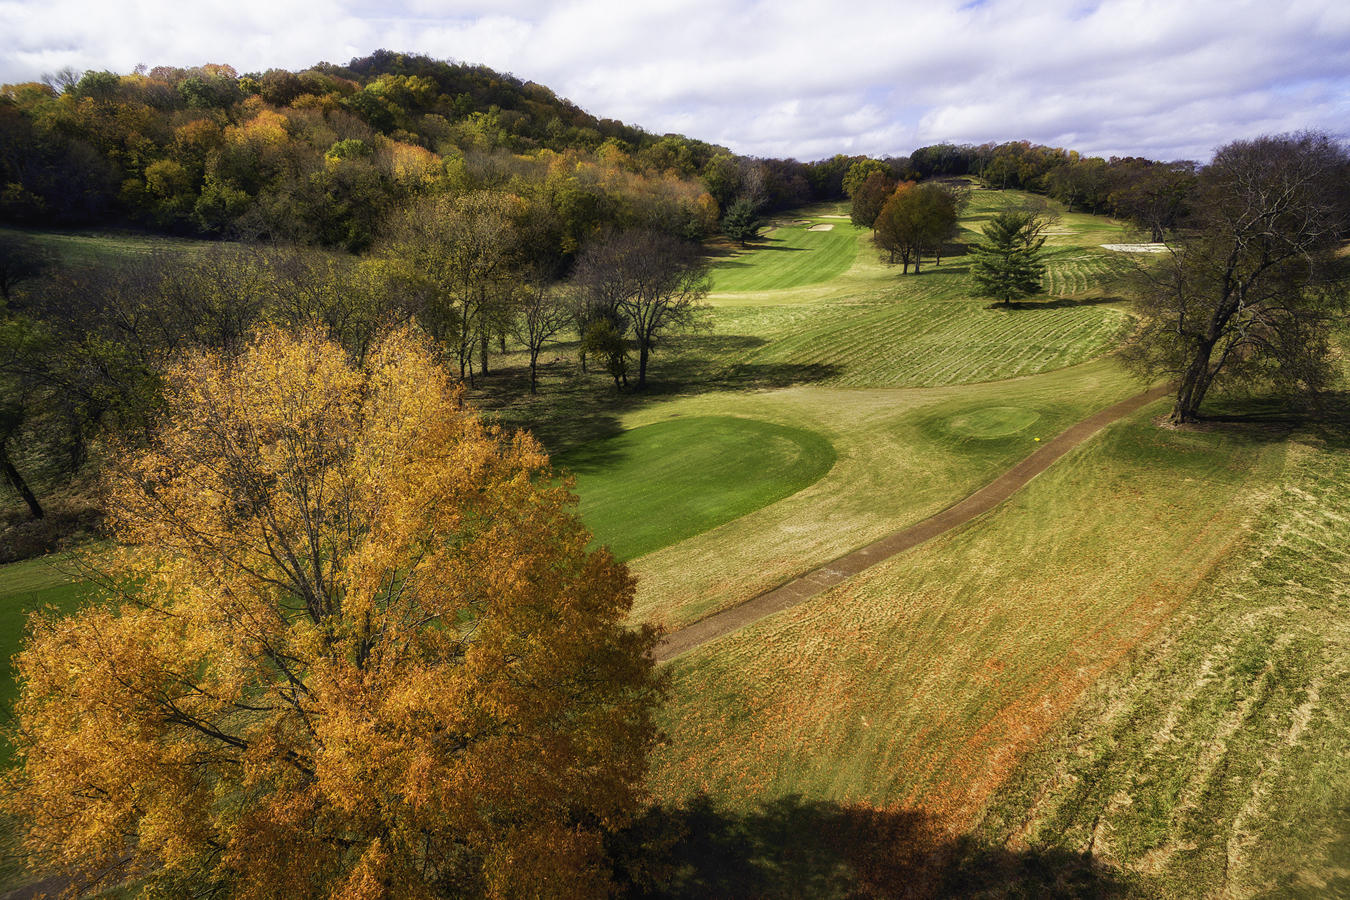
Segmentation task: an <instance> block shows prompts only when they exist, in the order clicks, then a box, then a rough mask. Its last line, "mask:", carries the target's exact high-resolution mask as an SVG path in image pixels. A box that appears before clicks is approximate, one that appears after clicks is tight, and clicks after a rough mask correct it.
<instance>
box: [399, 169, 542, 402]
mask: <svg viewBox="0 0 1350 900" xmlns="http://www.w3.org/2000/svg"><path fill="white" fill-rule="evenodd" d="M520 214H521V208H520V204H519V203H518V202H517V200H516V198H513V197H509V196H507V195H504V194H499V193H494V192H490V191H476V192H473V193H469V194H463V195H460V196H456V197H441V196H437V197H427V198H424V199H423V200H421V201H419V202H418V203H416V204H413V205H412V206H410V207H408V208H407V209H405V210H403V211H401V212H400V213H399V214H398V215H396V216H395V217H394V218H393V220H392V221H391V222H390V223H389V227H388V233H389V237H388V239H387V240H386V242H385V244H384V248H383V249H384V253H385V256H386V257H387V258H389V259H391V260H394V261H396V262H397V263H399V264H401V265H402V266H403V267H405V269H406V272H405V273H404V275H405V277H404V281H405V282H406V285H407V287H406V289H407V290H409V291H410V292H415V293H417V294H418V295H420V297H421V302H420V306H421V320H422V326H423V327H424V328H425V329H426V330H427V332H428V333H429V334H431V335H432V337H434V338H436V339H437V340H439V341H441V342H443V343H444V344H446V345H448V346H449V347H450V348H451V349H452V350H453V351H454V353H455V355H456V357H457V358H458V361H459V376H460V378H461V379H463V378H468V379H469V381H470V382H472V380H473V351H474V347H475V344H476V345H477V346H478V349H479V353H480V367H481V368H486V361H487V360H486V356H487V346H488V335H489V331H490V329H491V326H492V324H493V323H494V322H495V321H497V319H498V316H497V315H496V313H497V310H496V308H495V304H496V302H497V301H498V300H500V299H501V298H502V297H503V296H504V292H503V291H501V290H500V287H501V285H500V281H501V280H502V279H504V278H507V277H509V275H510V269H511V267H512V266H513V265H514V263H515V262H516V251H517V249H518V237H519V229H518V228H517V227H516V226H517V224H518V219H519V217H520Z"/></svg>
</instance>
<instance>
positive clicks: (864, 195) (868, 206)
mask: <svg viewBox="0 0 1350 900" xmlns="http://www.w3.org/2000/svg"><path fill="white" fill-rule="evenodd" d="M895 189H896V184H895V179H894V178H891V176H890V175H889V174H888V173H886V172H882V171H870V172H869V173H868V175H867V177H866V178H865V179H863V181H862V183H861V184H859V185H858V186H857V188H855V189H854V191H853V193H852V194H851V195H850V196H851V202H850V204H849V210H848V216H849V221H850V222H852V223H853V224H854V225H856V226H858V227H859V228H872V229H874V230H875V228H876V223H877V218H878V217H879V216H880V215H881V211H882V209H883V208H884V207H885V206H886V201H887V200H889V199H890V196H891V194H892V193H893V192H894V191H895Z"/></svg>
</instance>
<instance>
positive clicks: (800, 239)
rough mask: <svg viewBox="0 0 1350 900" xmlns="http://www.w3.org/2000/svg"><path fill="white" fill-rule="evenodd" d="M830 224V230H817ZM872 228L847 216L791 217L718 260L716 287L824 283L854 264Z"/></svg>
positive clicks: (752, 288) (758, 288) (779, 287)
mask: <svg viewBox="0 0 1350 900" xmlns="http://www.w3.org/2000/svg"><path fill="white" fill-rule="evenodd" d="M821 224H829V225H832V226H833V227H832V228H831V229H829V230H828V231H813V230H811V229H812V228H813V227H814V226H819V225H821ZM870 233H871V232H869V231H868V230H867V229H866V228H855V227H854V226H853V225H850V224H849V223H848V222H847V221H843V222H839V221H833V220H831V221H829V222H825V221H824V220H822V219H819V218H810V219H801V220H791V221H788V222H784V223H782V224H780V225H777V226H776V227H773V228H770V229H768V230H767V231H765V232H764V234H763V235H761V237H760V239H759V240H757V241H754V242H752V243H751V244H750V245H749V246H748V247H746V248H743V249H738V251H737V252H736V253H735V255H734V256H732V257H730V258H727V259H722V260H718V261H716V262H715V263H714V265H713V270H712V274H713V287H712V289H713V292H714V293H732V292H739V291H777V290H784V289H786V288H794V287H801V286H803V285H809V284H819V283H821V282H824V281H829V280H830V279H832V278H835V277H836V276H838V275H841V274H843V273H844V272H845V271H847V270H848V268H849V266H851V265H852V264H853V259H854V257H855V256H856V255H857V253H858V244H859V241H860V240H861V239H864V238H865V237H866V236H867V235H869V234H870Z"/></svg>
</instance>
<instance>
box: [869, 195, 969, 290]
mask: <svg viewBox="0 0 1350 900" xmlns="http://www.w3.org/2000/svg"><path fill="white" fill-rule="evenodd" d="M956 206H957V200H956V197H955V195H953V194H952V193H951V192H950V191H948V190H946V189H945V188H944V187H942V185H940V184H937V183H936V182H927V183H925V184H915V183H914V182H912V181H906V182H903V183H902V184H900V185H899V186H898V187H897V188H896V189H895V191H894V192H892V194H891V195H890V196H889V197H887V198H886V202H885V204H883V205H882V207H881V212H880V213H879V214H878V215H877V218H876V223H875V228H874V233H873V236H872V237H873V240H874V242H875V243H876V245H877V246H878V247H879V248H881V249H882V250H885V251H886V252H887V253H888V254H889V255H890V261H891V262H892V263H894V262H896V261H897V260H898V261H899V262H900V264H901V266H902V270H901V271H902V273H908V272H909V264H910V262H911V261H912V262H913V263H914V274H916V275H917V274H918V273H919V266H920V263H921V261H922V259H923V255H924V254H925V253H933V254H934V255H937V256H939V258H940V254H941V251H942V245H943V242H945V241H947V240H949V239H950V238H951V237H952V236H953V234H954V233H955V230H956V221H957V212H956Z"/></svg>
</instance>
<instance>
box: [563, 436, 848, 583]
mask: <svg viewBox="0 0 1350 900" xmlns="http://www.w3.org/2000/svg"><path fill="white" fill-rule="evenodd" d="M834 461H835V453H834V448H833V447H831V446H830V442H829V441H828V440H826V439H825V438H824V437H821V436H820V435H819V434H816V433H814V432H811V431H807V430H805V429H802V428H791V427H788V426H784V425H776V424H773V423H770V422H761V421H757V420H754V419H743V418H735V417H731V416H695V417H691V418H681V419H676V420H674V421H669V422H660V423H657V424H653V425H646V426H643V427H640V428H635V429H633V430H631V431H625V432H623V433H622V434H619V435H617V436H615V437H611V438H606V439H603V440H600V441H595V442H592V443H590V444H586V445H584V446H582V447H578V448H577V449H575V450H573V451H572V452H570V453H568V454H566V455H563V456H561V457H559V458H558V459H557V463H558V464H559V465H560V466H561V467H563V468H564V469H567V470H570V471H571V472H573V473H574V474H575V475H576V479H577V492H578V493H579V494H580V495H581V498H582V499H581V507H580V512H581V517H582V519H583V520H584V521H585V522H586V524H587V526H589V527H590V528H591V530H592V531H593V532H594V533H595V538H596V541H597V542H598V543H601V544H605V545H608V546H609V548H610V550H611V551H612V552H613V553H614V555H615V556H617V557H618V558H619V559H632V558H634V557H637V556H641V555H643V554H645V553H649V552H651V551H652V550H656V549H659V548H661V547H665V546H667V545H669V544H673V543H675V542H677V541H680V540H683V539H684V538H687V537H690V536H691V535H695V534H699V533H700V532H703V531H707V530H709V529H711V528H715V527H717V526H718V525H721V524H723V523H725V522H729V521H731V520H732V519H736V518H739V517H740V516H743V515H745V514H746V513H749V512H753V511H754V510H756V509H759V508H761V507H764V506H767V505H768V504H770V503H773V502H775V501H777V500H780V499H782V498H784V497H788V496H791V495H792V494H795V493H797V492H798V491H800V490H802V489H803V488H805V487H808V486H809V485H811V484H814V483H815V482H816V481H818V480H819V479H820V477H821V476H822V475H824V474H825V473H826V472H828V471H829V470H830V467H831V466H833V465H834Z"/></svg>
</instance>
